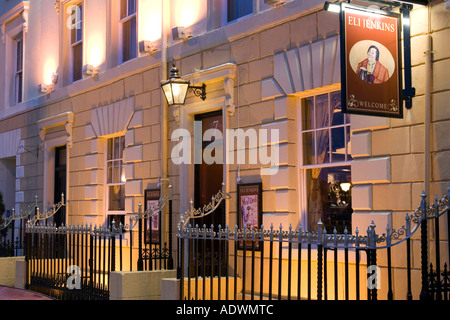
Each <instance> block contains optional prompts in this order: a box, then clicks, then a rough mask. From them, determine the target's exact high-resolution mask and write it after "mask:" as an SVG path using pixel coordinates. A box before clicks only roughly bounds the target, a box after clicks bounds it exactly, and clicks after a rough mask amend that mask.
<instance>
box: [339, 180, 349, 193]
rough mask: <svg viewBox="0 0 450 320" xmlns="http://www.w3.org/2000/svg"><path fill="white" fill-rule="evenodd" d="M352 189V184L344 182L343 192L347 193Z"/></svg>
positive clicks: (342, 185)
mask: <svg viewBox="0 0 450 320" xmlns="http://www.w3.org/2000/svg"><path fill="white" fill-rule="evenodd" d="M350 187H351V184H350V182H343V183H341V189H342V191H345V192H347V191H348V190H350Z"/></svg>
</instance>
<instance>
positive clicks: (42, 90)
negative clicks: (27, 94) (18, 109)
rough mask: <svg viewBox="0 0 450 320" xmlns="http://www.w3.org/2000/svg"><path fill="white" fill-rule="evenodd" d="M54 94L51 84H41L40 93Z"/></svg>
mask: <svg viewBox="0 0 450 320" xmlns="http://www.w3.org/2000/svg"><path fill="white" fill-rule="evenodd" d="M51 92H52V85H51V84H40V85H39V93H43V94H49V93H51Z"/></svg>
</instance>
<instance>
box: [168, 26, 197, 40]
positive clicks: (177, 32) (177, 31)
mask: <svg viewBox="0 0 450 320" xmlns="http://www.w3.org/2000/svg"><path fill="white" fill-rule="evenodd" d="M189 38H192V34H191V33H189V32H187V31H186V30H185V29H184V27H175V28H173V29H172V39H173V40H187V39H189Z"/></svg>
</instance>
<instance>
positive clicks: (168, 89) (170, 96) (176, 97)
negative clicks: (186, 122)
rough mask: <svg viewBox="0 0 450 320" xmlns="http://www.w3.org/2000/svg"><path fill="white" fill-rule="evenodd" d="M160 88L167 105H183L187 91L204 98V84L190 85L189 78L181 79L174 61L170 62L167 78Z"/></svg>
mask: <svg viewBox="0 0 450 320" xmlns="http://www.w3.org/2000/svg"><path fill="white" fill-rule="evenodd" d="M161 88H162V90H163V92H164V96H165V97H166V100H167V103H168V105H169V107H177V106H181V105H184V102H185V100H186V95H187V92H188V91H192V92H193V93H194V95H195V96H197V97H199V98H200V99H202V100H203V101H204V100H205V99H206V85H205V84H202V85H201V86H191V85H190V82H189V80H183V79H181V77H180V74H179V73H178V69H177V67H175V62H173V63H172V69H171V70H170V78H169V80H166V81H163V82H162V83H161Z"/></svg>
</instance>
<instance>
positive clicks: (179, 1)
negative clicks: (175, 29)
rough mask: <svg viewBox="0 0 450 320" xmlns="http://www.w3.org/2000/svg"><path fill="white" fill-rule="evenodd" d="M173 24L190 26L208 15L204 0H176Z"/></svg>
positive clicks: (173, 4) (174, 2)
mask: <svg viewBox="0 0 450 320" xmlns="http://www.w3.org/2000/svg"><path fill="white" fill-rule="evenodd" d="M172 6H173V8H174V9H175V10H173V13H172V14H173V16H172V21H173V22H172V25H173V26H183V27H189V26H192V25H193V24H195V23H197V22H198V21H200V20H201V19H203V18H204V17H205V16H206V7H207V6H206V5H205V1H204V0H191V1H186V0H174V1H173V2H172Z"/></svg>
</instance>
